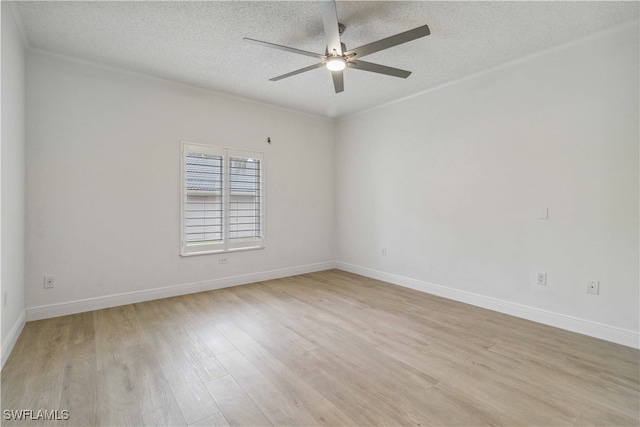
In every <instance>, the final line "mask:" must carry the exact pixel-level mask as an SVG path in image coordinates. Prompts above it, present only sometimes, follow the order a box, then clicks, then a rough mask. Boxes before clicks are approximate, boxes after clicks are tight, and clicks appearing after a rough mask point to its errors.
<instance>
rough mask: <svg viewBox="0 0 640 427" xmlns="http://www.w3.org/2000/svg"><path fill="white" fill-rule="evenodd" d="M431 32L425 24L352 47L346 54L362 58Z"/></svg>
mask: <svg viewBox="0 0 640 427" xmlns="http://www.w3.org/2000/svg"><path fill="white" fill-rule="evenodd" d="M429 34H431V32H430V31H429V27H428V26H426V25H423V26H421V27H418V28H414V29H413V30H409V31H405V32H404V33H400V34H396V35H395V36H391V37H387V38H386V39H382V40H378V41H377V42H373V43H369V44H365V45H364V46H360V47H357V48H355V49H351V50H350V51H347V52H345V55H347V56H351V55H355V57H356V58H362V57H363V56H365V55H371V54H372V53H375V52H379V51H381V50H384V49H389V48H390V47H394V46H397V45H399V44H402V43H406V42H410V41H412V40H415V39H419V38H420V37H425V36H428V35H429Z"/></svg>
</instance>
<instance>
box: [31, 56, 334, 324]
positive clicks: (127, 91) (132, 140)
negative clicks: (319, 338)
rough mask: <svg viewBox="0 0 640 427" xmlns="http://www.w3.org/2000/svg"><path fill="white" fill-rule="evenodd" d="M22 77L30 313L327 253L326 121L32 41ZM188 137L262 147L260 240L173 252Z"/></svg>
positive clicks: (281, 268)
mask: <svg viewBox="0 0 640 427" xmlns="http://www.w3.org/2000/svg"><path fill="white" fill-rule="evenodd" d="M27 85H28V92H27V123H28V125H27V141H28V143H27V155H28V159H29V161H28V162H27V237H26V248H27V254H28V257H27V273H26V283H27V306H28V307H30V308H31V309H33V310H28V313H27V315H28V318H37V317H46V316H50V315H58V314H62V313H63V312H72V311H78V310H80V309H88V308H91V307H92V306H91V305H90V304H89V303H88V302H87V301H85V302H84V303H82V304H79V305H75V306H74V305H73V304H72V305H69V304H66V305H65V303H68V302H70V301H75V300H85V299H90V298H101V297H105V296H110V295H117V294H121V293H128V292H132V291H142V294H141V295H142V296H140V298H138V299H148V298H149V297H151V296H156V297H160V296H166V295H167V293H163V292H159V293H155V294H154V293H145V291H149V290H153V289H158V288H165V287H172V286H177V285H185V284H192V283H197V282H202V281H204V282H206V284H205V285H203V288H212V287H217V286H221V285H225V284H227V285H228V284H234V283H240V282H243V281H245V282H246V281H251V280H259V279H260V278H262V277H271V276H278V275H289V274H295V273H296V272H300V271H306V270H314V269H322V268H326V266H327V265H326V264H323V263H326V262H328V261H331V260H333V256H334V251H333V235H334V193H333V188H334V166H333V159H334V150H333V147H334V124H333V122H332V121H331V120H329V119H323V118H319V117H315V116H310V115H305V114H299V113H296V112H292V111H289V110H283V109H278V108H274V107H269V106H266V105H264V104H259V103H254V102H250V101H246V100H241V99H237V98H233V97H228V96H223V95H218V94H215V93H212V92H210V91H206V90H200V89H197V88H193V87H189V86H185V85H180V84H177V83H172V82H168V81H164V80H160V79H155V78H151V77H145V76H140V75H136V74H133V73H128V72H124V71H118V70H114V69H108V68H106V67H99V66H94V65H92V64H86V63H82V62H77V61H70V60H67V59H65V58H58V57H54V56H52V55H49V54H45V53H41V52H37V51H34V52H29V54H28V58H27ZM267 137H271V140H272V144H271V145H269V144H267V142H266V140H267ZM181 141H188V142H194V143H205V144H212V145H217V146H223V147H234V148H239V149H247V150H253V151H261V152H264V153H265V167H266V246H267V248H266V249H264V250H258V251H247V252H238V253H232V254H229V255H226V257H227V258H228V260H229V263H228V264H226V265H220V264H219V263H218V258H219V256H218V255H202V256H192V257H186V258H183V257H180V256H179V249H180V247H179V235H180V217H179V214H180V162H181V158H180V149H181V148H180V142H181ZM274 270H276V271H274ZM265 272H267V273H265ZM254 273H257V274H254ZM262 273H264V274H262ZM252 274H254V275H252ZM44 275H55V288H54V289H43V276H44ZM239 276H241V277H239ZM197 289H199V287H198V286H186V287H183V288H176V290H175V293H181V292H183V291H184V292H187V291H194V290H197ZM171 292H173V291H170V292H169V294H170V293H171ZM129 300H130V299H128V298H124V299H122V298H121V299H118V298H111V299H108V298H107V299H103V300H102V302H99V303H97V304H96V306H100V305H101V304H103V303H113V304H118V303H123V302H126V301H129ZM56 304H62V306H59V307H58V308H59V309H50V308H51V307H49V308H47V307H41V306H50V305H54V306H56ZM38 307H39V308H38Z"/></svg>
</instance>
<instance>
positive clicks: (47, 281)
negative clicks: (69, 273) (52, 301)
mask: <svg viewBox="0 0 640 427" xmlns="http://www.w3.org/2000/svg"><path fill="white" fill-rule="evenodd" d="M55 278H56V276H44V288H45V289H49V288H54V287H55V284H54V283H53V280H54V279H55Z"/></svg>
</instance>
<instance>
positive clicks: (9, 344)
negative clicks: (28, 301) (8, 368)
mask: <svg viewBox="0 0 640 427" xmlns="http://www.w3.org/2000/svg"><path fill="white" fill-rule="evenodd" d="M25 318H26V313H25V310H22V313H20V316H18V319H17V320H16V323H14V324H13V327H12V328H11V330H10V331H9V335H8V336H7V337H6V338H5V339H4V340H2V350H0V351H1V352H2V356H1V357H0V359H1V360H0V369H2V368H3V367H4V363H5V362H6V361H7V359H8V358H9V355H10V354H11V351H12V350H13V347H14V346H15V345H16V341H18V337H19V336H20V333H22V329H23V328H24V324H25Z"/></svg>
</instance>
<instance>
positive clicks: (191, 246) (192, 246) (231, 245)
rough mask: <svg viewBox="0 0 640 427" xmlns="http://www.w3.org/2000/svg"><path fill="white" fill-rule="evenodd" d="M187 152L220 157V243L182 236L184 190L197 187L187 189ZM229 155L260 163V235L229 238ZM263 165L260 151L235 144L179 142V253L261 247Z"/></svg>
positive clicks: (184, 229) (185, 195) (184, 225)
mask: <svg viewBox="0 0 640 427" xmlns="http://www.w3.org/2000/svg"><path fill="white" fill-rule="evenodd" d="M188 153H199V154H205V155H212V156H221V157H222V242H220V243H187V239H186V235H185V233H186V215H185V212H186V201H187V196H188V194H192V193H198V191H197V190H194V191H191V192H190V191H189V190H187V176H186V173H187V171H186V164H187V154H188ZM232 157H235V158H241V159H257V160H259V163H260V169H259V183H260V188H259V193H258V197H259V199H260V204H259V209H260V214H259V219H260V238H259V239H257V240H254V241H251V242H232V241H231V240H230V238H229V233H230V220H229V218H230V214H229V212H230V207H231V203H230V200H231V190H230V180H229V169H231V165H230V159H231V158H232ZM265 192H266V191H265V165H264V153H261V152H256V151H248V150H239V149H236V148H225V147H217V146H213V145H206V144H197V143H191V142H184V141H183V142H182V143H181V155H180V256H193V255H206V254H216V253H218V254H219V253H228V252H239V251H250V250H257V249H264V248H265V241H266V239H265V234H266V232H265V228H266V227H265V206H266V204H265Z"/></svg>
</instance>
